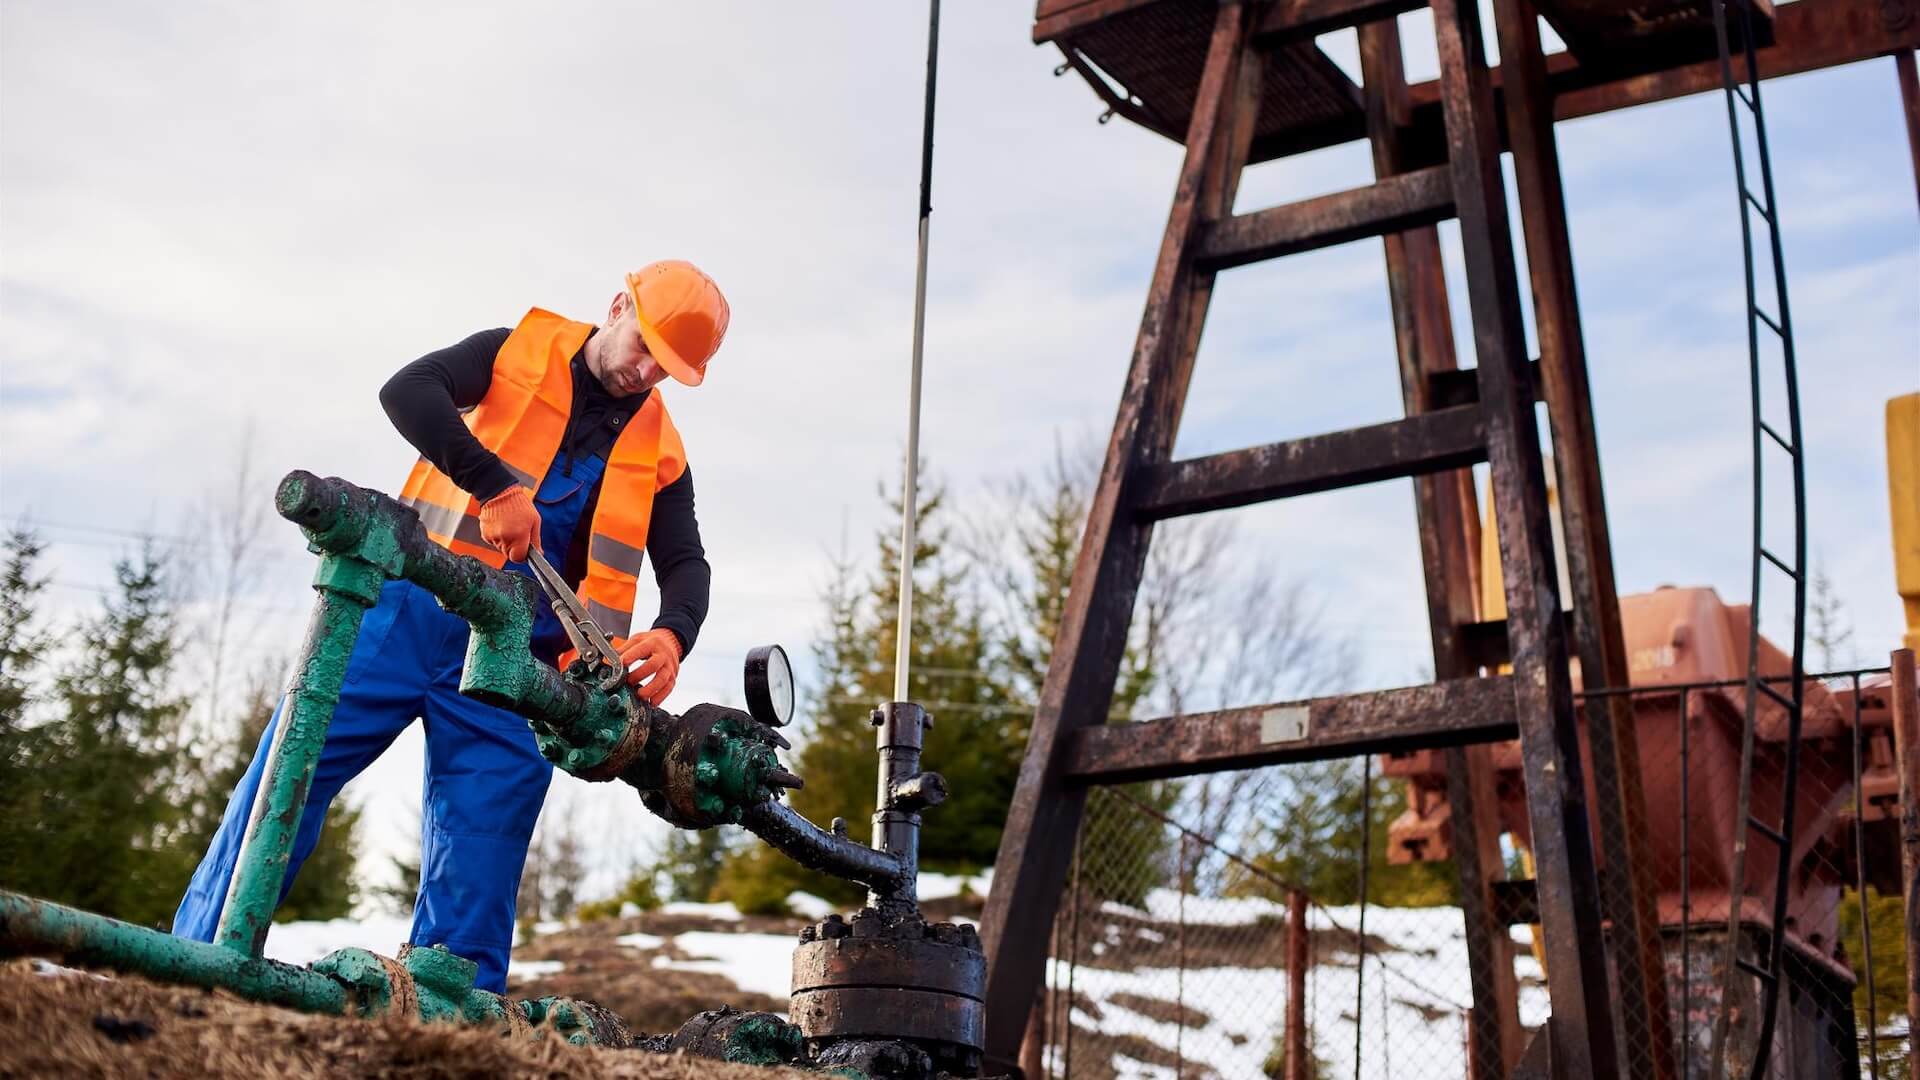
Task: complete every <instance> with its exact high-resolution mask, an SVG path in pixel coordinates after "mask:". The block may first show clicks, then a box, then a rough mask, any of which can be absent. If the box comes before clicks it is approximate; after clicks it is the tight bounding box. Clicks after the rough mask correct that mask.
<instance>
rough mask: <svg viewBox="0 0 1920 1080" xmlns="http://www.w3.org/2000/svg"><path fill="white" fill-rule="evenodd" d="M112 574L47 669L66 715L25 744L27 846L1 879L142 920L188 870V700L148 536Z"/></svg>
mask: <svg viewBox="0 0 1920 1080" xmlns="http://www.w3.org/2000/svg"><path fill="white" fill-rule="evenodd" d="M115 575H116V578H117V580H118V590H117V592H116V593H115V594H114V595H112V596H110V597H109V598H108V599H107V601H106V603H105V608H104V610H103V612H102V613H101V614H100V616H98V617H97V618H95V619H93V620H91V621H90V622H88V623H86V624H84V625H83V626H82V627H81V628H80V629H79V631H78V632H77V634H76V635H75V636H76V639H77V641H78V645H79V648H78V651H77V652H76V654H75V655H74V656H73V658H72V659H71V660H70V661H69V662H68V664H67V665H66V666H65V667H63V668H62V669H61V670H60V672H59V673H58V675H57V676H56V678H55V680H54V688H53V689H54V693H53V703H54V704H56V705H57V706H59V707H60V708H61V709H62V710H63V711H64V714H65V715H64V716H63V717H61V718H59V719H57V720H53V721H50V722H48V723H46V724H44V725H41V726H39V727H37V728H35V729H34V737H33V739H32V740H31V741H30V743H29V746H28V749H27V753H26V759H27V764H28V770H29V775H30V776H31V777H32V782H31V785H30V788H31V790H30V791H29V792H28V794H27V799H28V800H29V805H28V806H27V807H26V809H25V812H24V813H23V814H22V815H21V818H20V820H21V821H23V822H24V823H25V830H26V832H27V834H28V835H27V838H26V845H27V847H28V851H27V855H26V857H25V858H24V859H22V860H21V861H19V862H18V863H16V864H15V865H13V866H11V867H9V868H8V869H9V873H10V875H11V880H9V881H8V883H7V884H8V885H9V886H10V887H13V888H18V889H20V890H22V891H25V892H29V893H32V894H33V895H36V896H41V897H45V898H47V899H51V900H56V901H59V902H62V903H67V904H73V905H75V906H78V907H83V908H87V909H88V910H91V911H98V912H101V913H103V914H107V915H113V916H117V917H119V918H122V919H126V920H128V921H131V922H137V923H144V924H149V925H152V924H159V923H163V922H164V920H165V919H166V917H167V916H168V915H170V914H171V913H172V910H173V906H174V904H175V902H176V901H177V900H178V899H179V895H180V891H181V889H182V888H183V887H184V885H185V883H186V878H187V875H188V873H189V872H190V871H191V869H192V858H193V856H192V855H191V854H188V853H187V852H186V851H185V850H184V848H183V847H182V846H181V845H180V844H178V843H177V842H176V841H177V840H178V838H179V830H180V826H181V824H182V817H183V815H182V814H181V812H180V810H179V809H178V805H179V803H178V798H177V797H178V795H179V789H180V786H181V783H182V780H183V778H184V777H185V776H186V775H187V771H186V768H185V767H184V766H183V762H182V759H183V758H184V756H185V755H183V754H182V753H181V747H180V736H181V730H180V720H181V717H182V716H183V715H184V713H185V710H186V703H185V701H184V700H183V699H182V698H180V697H178V696H177V695H175V694H174V693H173V692H172V691H171V690H170V689H169V677H170V675H171V672H172V665H173V659H174V645H173V637H172V634H173V612H172V609H171V605H170V603H169V600H168V596H167V591H166V585H167V580H166V565H165V561H164V560H163V559H162V558H161V557H160V555H159V554H158V553H157V552H156V551H155V549H154V548H153V547H152V546H151V545H148V546H146V547H145V548H143V549H142V551H141V553H140V555H139V556H138V558H137V559H128V560H123V561H122V562H121V563H119V565H118V566H117V567H116V568H115Z"/></svg>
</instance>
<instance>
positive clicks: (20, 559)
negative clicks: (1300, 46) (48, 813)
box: [0, 529, 49, 882]
mask: <svg viewBox="0 0 1920 1080" xmlns="http://www.w3.org/2000/svg"><path fill="white" fill-rule="evenodd" d="M45 550H46V547H45V545H44V544H42V543H41V542H40V540H39V538H38V537H37V536H35V535H34V534H33V533H32V532H31V531H28V530H21V529H16V530H13V531H11V532H9V533H8V534H7V537H6V540H5V541H4V543H0V551H4V553H5V557H4V561H3V562H0V822H9V823H22V822H30V821H32V820H33V818H32V817H31V816H30V815H31V814H32V813H34V812H36V810H35V808H34V807H33V806H32V800H31V798H30V796H31V794H32V792H33V791H34V790H35V783H34V777H33V773H32V771H31V769H30V768H29V762H28V750H29V743H28V740H29V735H28V731H27V712H28V709H29V708H30V707H31V706H32V705H33V704H34V703H35V697H36V692H35V686H34V680H35V678H36V677H37V675H38V673H39V670H40V663H41V661H42V659H43V658H44V656H45V654H46V649H47V646H48V643H49V639H48V636H47V635H46V633H45V632H44V631H43V630H41V628H40V626H39V622H38V610H37V603H38V600H39V595H40V591H41V590H42V589H44V588H45V587H46V581H45V579H43V578H41V577H39V576H37V571H36V567H37V566H38V563H39V560H40V556H41V553H42V552H44V551H45ZM26 838H27V831H26V829H25V828H23V827H21V826H20V825H18V824H9V825H7V826H5V827H0V881H5V882H13V881H20V880H23V874H24V871H23V870H22V869H20V863H21V860H23V859H24V858H25V857H26V853H27V846H26V843H25V841H26Z"/></svg>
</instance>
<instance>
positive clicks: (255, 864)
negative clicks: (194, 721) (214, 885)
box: [213, 558, 379, 956]
mask: <svg viewBox="0 0 1920 1080" xmlns="http://www.w3.org/2000/svg"><path fill="white" fill-rule="evenodd" d="M342 561H344V560H339V559H335V558H329V559H327V560H325V561H323V562H322V564H321V567H322V569H321V573H322V574H323V575H324V574H326V573H327V571H328V566H327V564H328V563H336V562H342ZM349 569H352V568H349ZM366 569H367V570H369V571H371V572H372V573H373V575H374V577H375V578H376V579H377V578H378V576H379V571H377V570H374V569H373V568H372V567H371V566H368V567H366ZM319 593H320V595H319V597H318V599H317V600H316V601H315V603H314V607H313V619H312V621H311V622H310V623H308V625H307V640H306V644H305V646H304V647H303V649H302V651H301V655H300V662H299V664H298V665H297V667H296V669H295V672H296V673H295V676H294V681H293V685H292V686H291V687H290V688H289V689H288V690H287V694H286V697H285V698H284V699H282V702H281V706H280V715H279V717H278V719H277V720H276V721H275V723H274V728H273V742H272V745H271V747H270V748H269V749H268V751H267V764H266V769H265V771H264V772H263V774H262V775H261V777H260V787H259V789H258V790H257V791H256V792H255V793H254V797H253V810H252V813H251V815H250V816H249V817H248V819H247V831H246V837H245V839H243V840H242V841H241V842H240V856H239V859H238V862H237V865H236V866H235V867H234V871H233V878H232V880H231V881H229V882H228V884H227V897H226V903H225V905H224V906H223V907H222V909H221V912H220V923H219V926H218V927H217V928H216V929H215V930H214V934H213V940H214V943H215V944H217V945H220V946H222V947H224V948H228V949H232V950H234V951H235V952H242V953H246V954H247V955H249V956H259V955H260V950H261V948H262V946H264V945H265V944H266V940H267V930H268V928H269V927H270V926H272V924H273V909H274V908H276V907H278V906H279V904H280V885H281V883H282V882H283V881H284V880H285V879H286V875H287V863H288V862H289V861H290V860H291V859H292V856H293V839H294V834H295V833H296V832H297V831H298V830H299V828H300V813H301V810H302V808H303V807H305V805H306V802H307V792H308V790H309V789H310V788H312V786H313V772H314V769H315V768H317V767H318V766H319V764H320V749H321V747H323V746H325V745H326V741H327V729H328V727H329V726H331V725H332V723H333V710H334V706H336V705H338V704H339V703H340V687H341V685H342V684H343V683H344V682H345V681H346V675H347V660H348V658H349V657H350V656H351V655H352V654H353V646H354V642H355V640H356V639H357V638H358V637H359V636H360V620H361V618H362V617H363V616H365V615H366V613H367V606H368V605H367V602H365V601H362V600H361V599H360V598H359V597H358V596H348V595H343V594H342V593H339V592H335V591H334V590H332V589H330V588H323V589H321V590H319ZM374 595H376V596H377V595H378V592H377V590H376V591H375V593H374Z"/></svg>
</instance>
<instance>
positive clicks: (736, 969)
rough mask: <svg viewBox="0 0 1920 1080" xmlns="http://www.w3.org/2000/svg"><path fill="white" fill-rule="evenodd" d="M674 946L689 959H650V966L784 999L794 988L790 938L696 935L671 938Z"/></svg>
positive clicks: (776, 936) (765, 935)
mask: <svg viewBox="0 0 1920 1080" xmlns="http://www.w3.org/2000/svg"><path fill="white" fill-rule="evenodd" d="M673 940H674V944H675V945H677V946H679V947H680V949H681V950H682V951H684V952H686V953H687V954H688V955H689V956H691V957H692V959H689V960H673V959H670V958H668V957H665V956H656V957H654V958H653V966H654V967H657V968H668V969H671V970H674V971H705V972H709V973H711V974H714V975H722V976H725V977H726V978H728V979H731V980H733V984H734V985H735V986H738V987H739V988H740V989H742V990H747V991H750V992H752V993H757V994H767V995H770V996H772V997H777V998H784V997H786V996H787V992H788V990H789V989H791V988H792V985H793V947H794V945H795V944H797V941H796V939H795V938H794V936H793V935H792V934H719V933H711V932H707V931H695V932H691V933H686V934H677V935H675V936H674V939H673Z"/></svg>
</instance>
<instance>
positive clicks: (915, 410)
mask: <svg viewBox="0 0 1920 1080" xmlns="http://www.w3.org/2000/svg"><path fill="white" fill-rule="evenodd" d="M939 56H940V0H932V2H931V3H930V4H928V15H927V111H926V116H925V117H924V118H923V119H922V120H921V128H920V131H921V134H920V240H919V247H918V250H917V252H916V254H915V256H914V267H913V374H912V375H911V376H910V377H909V378H908V380H907V468H906V479H905V481H904V483H902V484H901V487H900V507H901V514H900V613H899V620H898V625H897V626H896V628H895V630H894V643H893V700H895V701H906V700H908V696H907V668H908V664H909V661H910V658H911V655H912V650H913V552H914V537H913V525H914V521H913V519H914V515H915V514H916V513H917V512H918V511H917V508H916V505H915V504H916V503H917V502H918V501H919V500H918V499H917V498H916V496H917V494H918V490H919V483H920V358H921V354H922V351H923V348H924V346H925V343H926V336H927V220H928V219H929V218H931V217H932V216H933V89H934V82H935V79H934V75H935V71H936V69H937V67H938V60H939Z"/></svg>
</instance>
